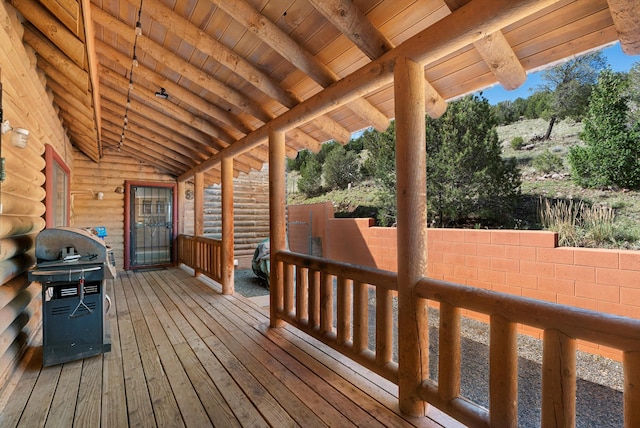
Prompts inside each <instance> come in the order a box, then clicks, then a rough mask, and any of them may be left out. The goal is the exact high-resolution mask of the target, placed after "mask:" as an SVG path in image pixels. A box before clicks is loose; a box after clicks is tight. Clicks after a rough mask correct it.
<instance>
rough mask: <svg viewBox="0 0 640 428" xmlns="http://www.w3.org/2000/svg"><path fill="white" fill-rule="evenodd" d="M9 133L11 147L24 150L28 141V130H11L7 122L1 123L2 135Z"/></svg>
mask: <svg viewBox="0 0 640 428" xmlns="http://www.w3.org/2000/svg"><path fill="white" fill-rule="evenodd" d="M9 131H12V132H11V145H13V146H16V147H19V148H21V149H24V148H25V147H26V146H27V142H28V141H29V130H28V129H25V128H12V127H11V124H10V123H9V121H8V120H5V121H4V122H2V135H4V134H6V133H7V132H9Z"/></svg>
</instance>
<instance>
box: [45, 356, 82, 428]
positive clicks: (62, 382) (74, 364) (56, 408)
mask: <svg viewBox="0 0 640 428" xmlns="http://www.w3.org/2000/svg"><path fill="white" fill-rule="evenodd" d="M82 364H83V361H71V362H69V363H65V364H64V365H63V366H62V372H61V373H60V379H59V380H58V385H57V387H56V392H55V395H54V396H53V402H52V403H51V411H50V412H49V415H48V416H47V420H46V421H45V427H52V428H53V427H61V426H69V425H70V424H72V423H73V418H74V417H75V409H76V400H77V399H78V389H79V388H80V379H81V378H82Z"/></svg>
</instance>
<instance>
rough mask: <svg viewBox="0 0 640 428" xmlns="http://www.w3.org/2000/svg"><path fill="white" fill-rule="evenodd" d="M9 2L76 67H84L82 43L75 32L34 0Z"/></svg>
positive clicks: (12, 0) (13, 0)
mask: <svg viewBox="0 0 640 428" xmlns="http://www.w3.org/2000/svg"><path fill="white" fill-rule="evenodd" d="M11 4H12V5H13V6H14V7H15V8H16V9H18V11H20V13H21V14H22V15H24V17H25V18H26V19H27V20H29V21H30V22H31V23H32V24H33V25H34V27H36V28H37V29H38V30H40V31H41V32H42V33H43V34H45V35H46V36H47V37H48V38H49V39H50V40H51V42H53V44H55V45H56V46H57V47H58V48H59V49H60V50H61V51H62V52H64V53H65V55H66V56H67V57H68V58H69V59H70V60H72V61H73V62H74V63H75V64H76V65H77V66H78V67H80V68H85V62H84V61H85V50H84V43H83V42H82V41H81V40H80V39H78V37H77V36H76V34H73V33H72V32H71V31H69V30H68V29H67V28H66V27H65V26H63V25H62V24H61V22H60V21H58V19H57V18H56V17H55V16H54V15H52V14H51V13H49V11H47V10H46V9H45V8H43V7H42V6H41V5H40V3H38V2H36V1H34V0H11Z"/></svg>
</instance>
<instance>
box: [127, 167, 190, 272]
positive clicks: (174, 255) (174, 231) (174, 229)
mask: <svg viewBox="0 0 640 428" xmlns="http://www.w3.org/2000/svg"><path fill="white" fill-rule="evenodd" d="M131 186H141V187H159V188H166V189H172V190H173V192H172V194H173V197H172V201H171V204H172V209H173V211H172V212H173V215H172V218H171V263H170V265H172V266H174V265H176V261H177V260H178V245H177V238H178V185H177V183H162V182H155V181H128V180H125V182H124V270H131V269H136V268H138V267H139V268H144V266H136V267H134V268H132V267H131V262H130V259H131V207H132V203H131Z"/></svg>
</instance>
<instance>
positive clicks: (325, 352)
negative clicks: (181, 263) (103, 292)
mask: <svg viewBox="0 0 640 428" xmlns="http://www.w3.org/2000/svg"><path fill="white" fill-rule="evenodd" d="M107 289H108V293H109V295H110V296H111V298H112V304H113V307H112V308H111V311H110V313H109V314H108V321H109V323H110V325H111V340H112V344H111V352H109V353H106V354H103V355H100V356H96V357H92V358H87V359H84V360H80V361H74V362H70V363H65V364H61V365H57V366H52V367H46V368H42V353H41V351H38V350H37V349H38V348H34V349H36V352H33V353H32V354H33V357H32V358H31V360H30V361H28V362H27V363H26V364H25V365H23V367H24V370H23V371H22V374H21V375H20V376H21V377H20V378H19V380H18V381H17V382H13V383H12V384H13V385H14V387H13V389H12V390H11V391H7V392H6V394H5V393H3V392H2V391H0V407H1V408H0V426H2V427H3V428H4V427H8V428H10V427H16V426H25V427H27V426H28V427H37V426H44V425H45V424H46V425H47V426H52V427H53V426H56V427H67V426H68V427H71V426H116V427H127V426H144V427H153V426H171V427H174V426H177V427H179V426H187V427H201V426H221V427H270V426H271V427H275V426H277V427H293V426H304V427H324V426H338V427H346V426H367V427H375V426H388V427H400V426H416V427H438V426H458V425H457V424H456V423H455V421H452V420H450V419H447V418H446V417H442V415H441V414H440V413H438V412H433V416H432V419H431V418H423V419H412V418H405V417H403V416H401V415H399V412H398V409H397V387H396V386H395V385H393V384H392V383H391V382H389V381H387V380H385V379H383V378H381V377H379V376H377V375H375V374H373V373H371V372H369V371H368V370H366V369H364V368H363V367H361V366H359V365H357V364H356V363H354V362H352V361H351V360H349V359H348V358H346V357H344V356H342V355H341V354H339V353H337V352H336V351H335V350H333V349H331V348H328V347H326V346H324V345H322V344H320V343H319V342H318V341H316V340H315V339H313V338H311V337H309V336H307V335H305V334H304V333H302V332H300V331H299V330H296V329H294V328H292V327H290V326H287V327H284V328H278V329H270V328H269V327H268V320H269V318H268V312H267V311H265V310H264V308H260V307H258V306H257V305H256V304H255V303H253V302H251V301H249V300H248V299H245V298H244V297H242V296H238V295H230V296H224V295H222V294H220V288H219V286H218V285H214V286H213V287H212V286H211V283H210V282H209V281H204V280H202V279H199V278H194V277H193V276H189V274H187V273H186V272H184V271H183V270H181V269H168V270H162V271H153V272H133V271H125V272H119V273H118V278H117V279H115V280H113V281H110V282H109V285H108V288H107ZM431 413H432V412H430V414H431ZM433 419H435V420H436V421H437V422H435V421H434V420H433Z"/></svg>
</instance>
